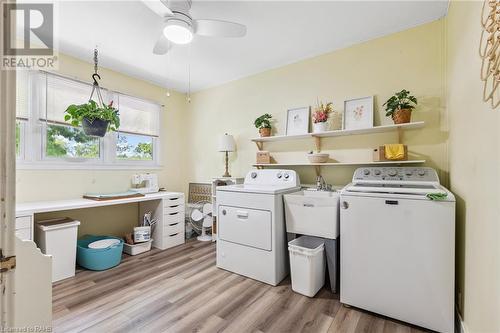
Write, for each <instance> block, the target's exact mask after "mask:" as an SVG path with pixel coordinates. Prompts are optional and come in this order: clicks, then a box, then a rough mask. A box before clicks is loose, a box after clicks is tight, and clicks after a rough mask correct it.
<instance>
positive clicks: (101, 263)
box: [76, 235, 123, 271]
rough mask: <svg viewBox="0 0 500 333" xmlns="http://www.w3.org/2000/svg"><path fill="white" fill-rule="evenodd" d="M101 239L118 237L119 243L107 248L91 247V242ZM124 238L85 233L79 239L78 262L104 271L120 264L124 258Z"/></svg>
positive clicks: (87, 267)
mask: <svg viewBox="0 0 500 333" xmlns="http://www.w3.org/2000/svg"><path fill="white" fill-rule="evenodd" d="M101 239H118V240H119V241H120V243H119V244H117V245H114V246H111V247H108V248H105V249H90V248H89V244H90V243H92V242H95V241H98V240H101ZM122 251H123V239H121V238H118V237H113V236H93V235H85V236H83V237H82V238H80V239H79V240H78V241H77V246H76V262H77V263H78V265H80V266H82V267H83V268H86V269H90V270H92V271H103V270H106V269H109V268H111V267H115V266H117V265H119V264H120V261H121V260H122Z"/></svg>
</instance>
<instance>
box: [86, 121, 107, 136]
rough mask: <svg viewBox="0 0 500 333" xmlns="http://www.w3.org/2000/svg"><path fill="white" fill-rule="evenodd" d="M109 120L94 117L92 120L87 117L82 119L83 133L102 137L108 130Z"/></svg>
mask: <svg viewBox="0 0 500 333" xmlns="http://www.w3.org/2000/svg"><path fill="white" fill-rule="evenodd" d="M108 126H109V121H107V120H102V119H94V120H93V121H92V120H90V119H88V118H83V119H82V127H83V131H84V132H85V134H87V135H90V136H100V137H103V136H104V135H106V132H107V131H108Z"/></svg>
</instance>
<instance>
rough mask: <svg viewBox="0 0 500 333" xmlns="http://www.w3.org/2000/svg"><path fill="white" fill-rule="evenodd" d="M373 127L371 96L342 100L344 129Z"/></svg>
mask: <svg viewBox="0 0 500 333" xmlns="http://www.w3.org/2000/svg"><path fill="white" fill-rule="evenodd" d="M370 127H373V96H368V97H361V98H355V99H350V100H347V101H344V129H346V130H349V129H360V128H370Z"/></svg>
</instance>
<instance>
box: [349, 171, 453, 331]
mask: <svg viewBox="0 0 500 333" xmlns="http://www.w3.org/2000/svg"><path fill="white" fill-rule="evenodd" d="M428 193H442V194H445V195H446V196H445V197H443V198H441V199H442V200H439V201H433V200H430V199H429V198H428V197H427V194H428ZM340 200H341V203H340V206H341V213H340V256H341V261H340V274H341V275H340V276H341V278H340V301H341V302H342V303H345V304H348V305H352V306H355V307H359V308H363V309H366V310H369V311H372V312H376V313H379V314H382V315H385V316H388V317H392V318H395V319H398V320H401V321H405V322H408V323H411V324H414V325H418V326H421V327H425V328H428V329H431V330H435V331H439V332H453V331H454V288H455V287H454V279H455V270H454V267H455V198H454V196H453V194H452V193H451V192H450V191H448V190H447V189H446V188H444V187H443V186H441V185H440V183H439V178H438V176H437V174H436V171H435V170H434V169H432V168H424V167H400V168H385V167H373V168H360V169H357V170H356V172H355V173H354V176H353V179H352V183H351V184H349V185H347V186H346V187H345V188H344V189H343V190H342V192H341V198H340Z"/></svg>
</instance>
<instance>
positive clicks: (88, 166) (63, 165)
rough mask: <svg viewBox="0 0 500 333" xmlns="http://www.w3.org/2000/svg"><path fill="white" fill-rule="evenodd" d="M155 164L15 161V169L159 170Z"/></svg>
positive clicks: (159, 167)
mask: <svg viewBox="0 0 500 333" xmlns="http://www.w3.org/2000/svg"><path fill="white" fill-rule="evenodd" d="M162 168H163V166H161V165H156V164H142V165H139V164H116V165H111V164H106V165H103V164H90V163H77V162H75V163H44V162H38V163H26V162H17V163H16V169H17V170H161V169H162Z"/></svg>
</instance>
